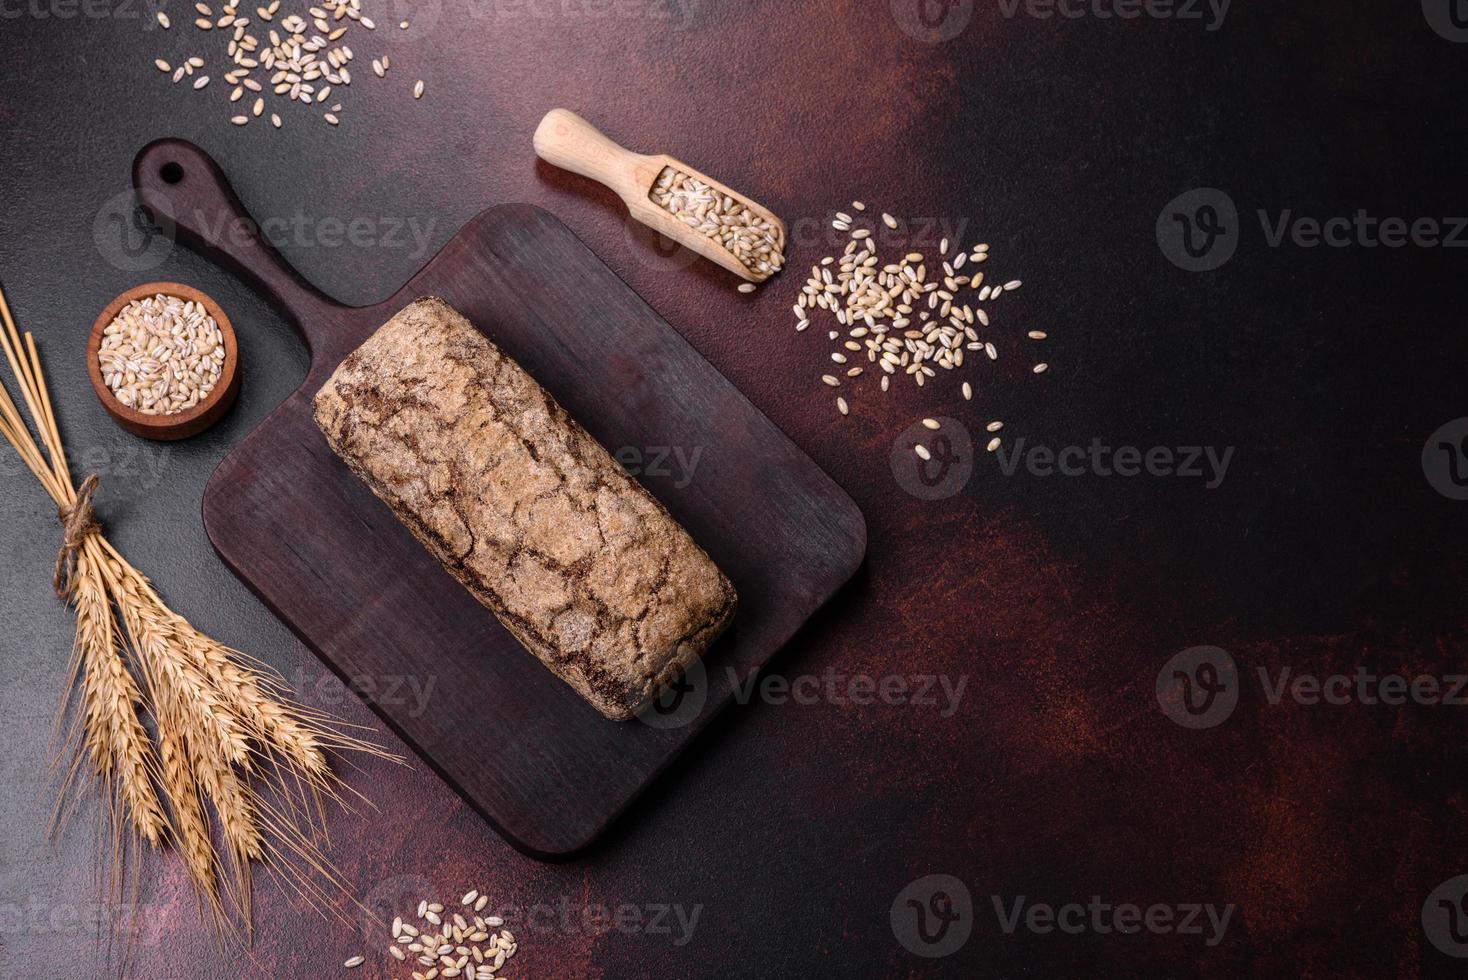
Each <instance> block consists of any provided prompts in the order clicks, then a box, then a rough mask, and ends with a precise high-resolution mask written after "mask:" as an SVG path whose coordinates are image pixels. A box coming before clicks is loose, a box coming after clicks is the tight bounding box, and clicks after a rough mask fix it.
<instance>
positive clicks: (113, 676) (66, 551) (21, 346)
mask: <svg viewBox="0 0 1468 980" xmlns="http://www.w3.org/2000/svg"><path fill="white" fill-rule="evenodd" d="M0 319H3V328H4V329H3V330H0V347H3V348H4V352H5V357H6V360H7V361H8V362H9V364H10V370H11V372H12V373H13V375H14V376H15V380H16V383H17V385H18V386H19V389H20V396H21V401H22V403H23V404H24V405H25V407H26V409H27V410H28V412H29V415H30V420H31V425H32V426H33V427H34V429H35V436H33V435H32V432H31V428H30V427H28V426H27V425H26V422H25V420H24V418H23V417H22V415H21V412H20V410H19V408H17V406H16V403H15V401H13V400H12V398H11V396H10V393H9V391H8V389H7V388H6V386H5V385H4V384H0V433H3V434H4V435H5V438H6V439H7V440H8V441H9V442H10V444H11V445H12V446H14V447H15V451H16V452H18V453H19V454H20V457H21V459H22V460H23V461H24V462H25V464H26V466H27V467H28V468H29V469H30V470H31V472H32V473H34V474H35V476H36V479H38V480H39V481H40V482H41V486H42V487H44V488H45V490H46V492H47V493H49V494H50V495H51V499H52V500H53V501H55V503H56V507H57V513H58V516H59V518H60V520H61V524H62V529H63V541H62V546H61V549H60V551H59V552H58V554H57V559H56V568H55V573H54V581H53V584H54V586H55V589H56V592H57V595H58V596H60V597H61V598H62V599H64V600H66V601H67V602H68V603H70V604H71V606H72V608H73V609H74V610H75V612H76V640H75V645H74V649H73V658H72V668H71V669H72V685H71V688H72V690H71V691H69V692H68V694H67V696H66V697H65V698H64V699H63V704H62V714H63V716H64V717H66V718H68V719H69V720H70V726H69V729H68V734H67V740H66V741H67V749H68V751H69V754H70V756H71V762H70V764H69V766H68V767H67V769H66V772H65V776H64V780H63V785H62V793H61V798H62V799H63V800H67V799H71V798H73V796H72V793H71V791H72V790H73V789H74V788H75V784H76V781H77V779H78V777H90V778H91V779H93V780H95V783H96V785H97V787H98V789H99V794H100V797H101V799H102V801H103V805H104V807H105V811H104V816H105V818H106V820H107V823H108V825H109V826H110V828H111V831H112V835H113V838H112V843H113V847H114V854H115V855H116V856H117V862H118V863H117V865H116V867H118V868H120V866H121V864H122V863H123V862H125V860H126V855H127V853H129V851H130V850H131V849H132V848H133V847H135V846H137V845H138V844H139V843H143V844H146V845H149V846H151V847H154V848H161V847H163V846H164V845H165V844H169V843H171V844H172V845H174V846H175V847H176V849H177V850H178V852H179V853H180V855H181V856H182V858H183V861H184V864H185V866H186V867H187V868H188V871H189V874H190V876H191V878H192V879H193V881H194V883H195V885H196V886H197V887H198V890H199V893H200V895H201V896H202V898H203V900H204V901H205V903H206V904H207V905H208V907H209V909H210V911H211V912H212V914H213V916H214V919H215V921H216V922H217V923H218V924H219V925H220V927H221V929H222V930H223V929H230V930H233V929H234V928H235V918H234V914H235V913H238V915H239V917H240V919H242V920H243V922H244V923H245V926H246V928H248V923H249V921H250V877H251V869H252V867H253V865H254V864H255V862H260V863H261V865H262V866H264V867H266V868H269V869H271V870H272V871H276V872H281V874H280V875H279V877H280V879H281V881H282V882H283V883H284V884H286V885H287V886H288V887H290V888H291V889H293V890H294V891H295V892H296V893H297V894H298V895H299V896H300V897H301V898H302V899H304V900H306V901H308V902H310V903H312V904H313V905H325V904H328V903H329V900H330V893H329V892H328V890H327V888H326V887H325V886H324V885H323V883H322V882H323V880H324V882H325V883H326V884H328V885H331V886H333V887H336V888H339V887H340V882H339V881H338V880H337V879H336V877H335V875H334V874H333V873H332V871H331V870H330V868H329V867H328V866H327V865H326V863H325V861H324V860H323V859H322V858H321V857H320V855H319V854H318V852H317V850H316V849H315V847H314V846H313V845H312V843H311V840H312V838H313V837H314V832H315V830H316V829H317V824H318V822H319V820H320V819H321V817H322V809H321V800H322V798H323V797H326V798H330V799H334V800H338V801H339V800H340V796H339V794H338V790H339V788H340V783H339V782H338V781H337V780H336V778H335V776H334V775H333V773H332V771H331V768H330V765H329V764H328V762H327V756H326V753H327V752H328V751H331V750H347V749H350V750H355V751H360V752H366V753H368V754H370V755H375V756H378V757H382V758H387V757H388V756H387V755H386V753H384V752H383V751H382V750H380V749H378V748H376V747H375V746H373V745H371V744H370V743H367V742H363V741H361V740H360V739H357V738H354V737H352V736H350V735H347V734H345V733H344V732H343V731H342V729H341V726H339V725H337V724H335V723H333V722H332V721H331V719H329V718H328V717H326V716H325V715H322V714H320V713H318V712H316V711H313V710H311V709H310V708H307V707H305V706H303V705H300V704H296V703H294V702H292V701H291V700H290V699H289V698H288V697H287V695H286V692H285V688H284V685H283V682H282V680H281V679H280V677H279V676H278V675H277V674H275V673H274V672H273V671H272V670H271V669H270V668H269V667H268V666H266V665H265V664H262V663H260V662H259V661H257V660H254V659H253V658H250V657H248V656H246V655H244V654H242V653H240V652H238V651H236V650H232V649H230V648H228V647H226V646H224V645H223V644H221V643H219V642H217V641H215V640H213V639H211V638H210V637H208V636H205V635H204V634H203V633H201V632H199V631H198V630H196V629H194V627H193V626H191V625H190V624H189V622H188V621H187V620H185V619H184V618H183V617H182V616H180V615H178V614H177V613H175V612H174V611H173V610H171V609H169V608H168V606H167V605H165V604H164V602H163V600H162V599H161V598H159V596H158V593H157V592H156V591H154V589H153V587H152V585H151V584H150V583H149V581H148V579H147V578H146V577H144V576H143V574H142V573H141V572H139V571H138V570H137V569H136V568H134V567H133V566H132V565H130V564H128V562H127V560H126V559H125V558H123V557H122V555H121V554H119V553H118V552H117V550H116V549H115V548H113V547H112V545H111V544H109V543H108V541H107V539H106V538H105V537H103V535H102V530H101V527H100V526H99V525H98V523H97V520H96V518H95V516H94V515H93V512H92V496H93V494H94V493H95V492H96V490H97V483H98V481H97V477H96V476H89V477H87V478H86V479H85V480H83V481H82V483H81V484H80V486H78V485H76V484H75V483H74V481H73V478H72V475H71V471H70V469H69V467H68V465H67V461H66V451H65V449H64V447H63V445H62V442H61V435H60V432H59V430H58V428H57V424H56V416H55V414H54V412H53V411H52V407H51V396H50V393H49V391H48V390H47V387H46V382H45V377H44V375H43V374H42V371H41V360H40V356H39V354H38V353H37V349H36V342H35V338H34V337H32V335H31V334H29V333H27V334H25V335H24V343H22V339H21V335H20V334H19V333H18V332H17V330H16V327H15V321H14V319H13V318H12V316H11V313H10V307H9V304H8V303H7V302H6V300H5V294H4V291H3V290H0ZM37 437H39V438H37ZM69 705H70V706H71V708H70V710H68V706H69ZM149 719H151V724H148V720H149ZM150 729H151V731H150ZM259 787H268V788H269V789H271V790H272V792H268V793H267V792H262V791H261V788H259ZM58 812H59V813H64V808H63V809H62V810H59V811H58ZM216 840H217V841H218V842H219V846H218V847H216ZM309 872H314V873H315V875H314V876H313V875H312V874H310V873H309Z"/></svg>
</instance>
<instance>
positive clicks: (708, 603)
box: [315, 297, 737, 721]
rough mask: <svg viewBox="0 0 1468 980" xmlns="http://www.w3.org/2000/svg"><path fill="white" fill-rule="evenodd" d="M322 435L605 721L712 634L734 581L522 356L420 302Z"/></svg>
mask: <svg viewBox="0 0 1468 980" xmlns="http://www.w3.org/2000/svg"><path fill="white" fill-rule="evenodd" d="M315 415H316V423H317V425H319V426H320V427H321V431H322V432H323V433H325V435H326V440H327V442H328V443H329V444H330V445H331V448H332V449H333V450H334V451H335V452H336V454H337V455H338V456H340V457H341V458H342V459H343V460H344V461H345V462H346V464H347V466H349V467H350V468H351V469H352V471H353V472H354V473H356V474H357V476H359V477H360V478H361V479H362V480H363V481H364V482H365V483H366V484H367V485H368V486H369V487H371V488H372V492H373V493H375V494H376V495H377V496H378V497H379V498H381V499H382V501H383V502H384V503H386V504H387V505H388V506H389V507H390V508H392V510H393V512H394V513H395V514H396V515H397V516H398V518H399V519H400V520H401V521H402V522H403V523H404V524H405V525H407V527H408V529H409V530H410V531H412V532H413V534H414V536H415V537H417V538H418V540H419V541H421V542H422V543H423V544H424V545H425V546H426V547H427V548H428V550H429V551H430V552H432V553H433V555H434V557H436V558H437V559H438V560H439V561H440V562H442V563H443V565H444V567H445V568H446V569H448V571H449V572H450V573H451V574H452V575H453V576H454V577H455V578H456V579H458V580H459V581H460V582H461V583H463V585H464V586H465V587H466V588H467V589H469V591H470V592H472V593H473V594H474V596H475V597H476V598H477V599H478V600H479V601H480V602H482V603H483V604H484V605H485V606H487V607H488V608H489V609H490V610H491V611H493V613H494V614H495V616H497V617H498V618H499V621H500V622H501V623H503V624H504V625H505V627H506V628H507V629H509V631H510V632H511V633H513V634H514V635H515V637H516V638H517V639H518V640H519V641H520V642H521V643H522V644H524V645H525V647H526V648H527V649H528V650H530V652H531V653H533V654H535V655H536V656H537V657H539V658H540V660H541V661H542V662H543V663H544V664H545V665H546V666H547V667H549V668H550V669H551V670H552V671H554V672H555V673H556V675H557V676H559V677H560V678H561V679H562V680H564V681H565V682H566V683H568V684H570V685H571V686H572V687H574V688H575V689H576V690H577V691H578V692H580V694H581V695H582V697H584V698H586V700H587V701H589V702H591V704H592V705H593V706H595V707H596V708H597V710H599V711H600V712H601V713H602V714H604V715H606V716H607V717H608V718H611V719H614V720H618V721H620V720H625V719H627V718H631V717H632V716H633V715H635V714H636V713H637V712H638V711H640V710H641V709H642V708H643V707H644V706H645V705H647V703H648V702H649V701H651V700H652V699H653V698H656V697H657V696H658V694H659V693H660V692H661V691H662V689H663V688H664V687H665V686H666V685H667V684H668V683H669V682H671V681H672V680H673V679H674V678H676V677H677V676H678V675H679V674H680V673H681V672H682V671H683V669H684V668H685V667H687V666H688V665H689V664H690V663H691V662H692V661H694V660H696V659H697V658H698V657H699V656H700V655H701V654H702V653H703V652H704V651H705V650H706V649H707V648H708V646H709V644H710V643H712V642H713V640H714V638H715V637H717V636H718V635H719V634H720V633H721V632H723V630H724V628H725V627H726V626H727V625H728V624H729V621H730V619H731V618H732V617H733V615H734V608H735V605H736V602H737V598H736V596H735V593H734V587H733V585H732V584H731V583H730V582H729V580H728V579H727V578H726V577H725V576H724V574H723V573H722V572H720V571H719V569H718V567H717V566H716V565H715V564H714V563H713V561H712V560H711V559H710V558H709V556H708V555H707V554H705V553H704V551H703V549H701V548H700V547H699V546H698V545H697V544H695V543H694V542H693V539H692V538H690V537H689V536H688V532H687V531H685V530H684V529H683V528H682V527H681V526H680V525H679V524H678V522H677V521H675V520H674V519H673V518H672V516H671V515H669V514H668V512H667V511H666V510H665V509H664V508H663V506H662V505H661V504H659V503H658V502H657V500H655V499H654V498H653V497H652V495H651V494H649V493H648V492H647V491H646V490H644V489H643V488H642V487H641V486H640V485H639V484H638V483H637V482H636V481H634V480H633V479H632V478H631V477H629V476H628V475H627V473H626V472H625V471H624V470H623V469H622V468H621V467H620V466H618V465H617V463H616V461H614V460H613V459H612V457H611V456H610V455H609V454H608V453H607V451H606V450H605V449H604V448H602V446H601V444H600V443H598V442H597V441H596V440H595V439H594V438H592V436H591V435H590V434H589V433H587V431H586V430H585V429H583V428H582V427H581V426H580V425H578V424H577V423H576V421H575V420H574V419H572V418H571V417H570V416H569V415H567V414H566V411H565V410H564V409H563V408H561V406H560V405H559V404H557V403H556V401H555V399H554V398H552V397H551V396H550V395H549V394H548V393H547V392H546V391H545V389H543V388H541V387H540V385H539V384H537V383H536V382H535V379H534V378H532V377H530V375H529V374H527V373H526V372H525V371H524V370H523V369H522V368H521V367H520V366H519V365H518V364H516V363H515V362H514V361H513V360H511V359H510V358H508V357H506V356H505V355H504V354H503V353H501V352H500V350H499V348H497V347H495V345H494V344H492V343H490V342H489V340H488V339H487V338H485V336H484V335H483V334H481V333H480V332H479V331H478V330H476V329H475V328H474V326H473V325H472V324H471V323H469V321H468V320H466V319H464V317H463V316H461V315H460V314H459V313H458V311H456V310H454V309H453V308H452V307H451V306H449V305H448V304H447V303H445V302H444V301H443V300H441V299H437V298H434V297H428V298H425V299H420V300H418V301H417V302H415V303H413V304H412V305H410V306H408V307H406V308H405V309H403V310H402V312H400V313H398V315H397V316H395V317H393V318H392V319H391V320H389V321H388V322H387V323H386V324H384V325H383V326H382V327H381V328H379V329H378V331H377V332H376V333H375V334H373V335H372V337H371V338H369V339H368V340H367V342H366V343H364V344H363V345H362V346H361V347H359V348H358V349H357V350H356V351H355V352H354V353H352V354H351V355H350V356H348V357H347V358H346V360H344V361H342V363H341V365H340V366H339V367H338V368H337V369H336V372H335V373H334V374H333V375H332V376H331V379H330V380H329V381H327V382H326V384H325V386H323V387H322V389H321V391H320V392H318V393H317V395H316V399H315Z"/></svg>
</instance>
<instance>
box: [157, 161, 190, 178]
mask: <svg viewBox="0 0 1468 980" xmlns="http://www.w3.org/2000/svg"><path fill="white" fill-rule="evenodd" d="M158 176H160V177H162V178H163V182H164V183H165V184H177V183H180V182H181V181H182V180H183V178H184V171H183V167H182V166H180V165H179V164H178V163H175V162H173V161H171V160H170V161H169V162H168V163H165V164H164V165H163V166H161V167H159V168H158Z"/></svg>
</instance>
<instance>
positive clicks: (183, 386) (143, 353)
mask: <svg viewBox="0 0 1468 980" xmlns="http://www.w3.org/2000/svg"><path fill="white" fill-rule="evenodd" d="M87 371H88V374H89V375H90V377H91V379H92V387H93V388H95V389H96V391H97V397H98V399H100V400H101V402H102V406H103V407H104V408H106V409H107V411H108V413H109V414H110V415H111V416H112V417H113V418H114V419H116V420H117V423H118V424H119V425H121V426H122V427H123V428H124V429H127V430H128V431H129V432H131V433H133V434H135V435H140V436H143V437H145V438H148V439H161V440H174V439H186V438H188V437H190V436H194V435H197V434H199V433H200V432H203V431H204V430H205V429H207V428H209V427H210V426H211V425H213V424H214V423H215V422H217V421H218V420H219V419H220V417H222V416H223V415H224V413H225V412H227V411H229V408H230V406H232V405H233V404H234V400H235V398H236V397H237V396H238V394H239V385H240V370H239V348H238V345H237V343H236V341H235V334H234V328H233V326H232V325H231V323H230V321H229V317H228V316H227V315H225V312H224V310H222V309H221V308H220V307H219V304H218V303H216V302H214V300H212V299H210V298H209V297H208V296H206V295H205V294H204V293H202V292H200V291H199V290H197V289H194V288H192V287H190V286H185V285H183V284H182V283H175V282H154V283H146V284H144V285H142V286H138V287H136V288H134V289H129V290H128V291H127V292H125V293H123V294H122V295H121V296H119V297H117V298H116V299H115V300H113V301H112V302H111V303H110V304H108V306H107V308H106V309H104V310H103V311H102V313H101V315H99V316H98V317H97V322H96V323H95V324H94V325H93V326H92V335H91V339H90V340H89V342H88V344H87Z"/></svg>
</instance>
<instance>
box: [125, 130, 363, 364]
mask: <svg viewBox="0 0 1468 980" xmlns="http://www.w3.org/2000/svg"><path fill="white" fill-rule="evenodd" d="M133 187H134V189H135V190H136V191H137V195H138V201H139V202H140V203H141V204H142V205H143V209H144V210H145V211H146V212H147V213H148V217H150V218H151V219H152V220H153V222H154V223H155V224H157V225H158V226H159V228H160V229H162V230H163V232H164V233H165V234H167V235H169V236H170V237H176V238H177V240H178V241H181V242H183V243H184V244H186V245H188V246H189V247H191V248H193V249H195V250H197V251H199V252H202V253H203V254H205V255H207V256H209V257H210V258H212V259H214V260H216V261H218V262H220V263H221V264H222V265H224V266H226V267H228V268H230V269H233V270H234V271H236V272H238V273H240V274H242V275H243V276H244V277H245V278H246V279H247V280H248V281H250V282H251V283H252V284H253V285H255V286H256V287H258V288H259V289H260V290H261V291H262V292H263V293H264V294H265V295H266V297H267V298H269V299H270V300H272V301H273V302H274V303H275V305H276V306H277V307H278V308H279V309H280V310H281V312H282V313H284V314H285V316H286V318H287V319H289V320H290V321H291V323H292V324H293V325H294V326H295V328H296V330H297V331H298V332H299V333H300V334H301V336H302V337H303V338H304V339H305V341H306V345H307V346H308V347H309V348H310V349H311V351H312V352H313V354H314V353H315V352H316V351H317V349H318V348H319V347H323V346H325V345H327V344H328V343H329V342H330V340H331V337H332V336H333V331H332V329H331V327H332V325H333V324H334V323H335V322H336V321H337V317H338V314H340V313H341V312H343V311H345V310H346V309H347V308H346V307H343V306H342V305H341V304H339V303H337V302H336V301H334V300H332V299H330V298H328V297H327V296H325V295H323V294H322V293H321V292H320V291H319V290H318V289H317V288H316V287H315V286H312V285H311V284H310V283H309V282H307V281H306V280H305V279H303V278H301V276H300V274H299V273H297V272H296V271H295V270H294V269H292V268H291V267H290V265H289V264H288V263H287V262H286V261H285V259H284V258H282V257H281V255H280V253H279V252H277V251H276V250H275V248H274V247H273V246H272V245H271V244H270V243H269V242H268V241H266V240H265V238H264V237H263V236H262V235H261V233H260V225H259V224H258V223H257V222H256V221H255V220H254V219H253V218H251V217H250V213H249V212H248V211H246V210H245V206H244V205H243V204H242V203H240V199H239V197H238V196H236V195H235V192H234V189H233V188H232V187H230V185H229V181H228V180H227V179H226V178H225V176H224V172H223V171H222V170H220V169H219V165H218V164H217V163H215V162H214V159H213V158H212V157H210V156H209V154H207V153H205V152H204V151H203V150H201V149H199V147H197V146H195V145H194V144H193V143H190V142H188V141H187V140H181V139H165V140H158V141H157V142H154V143H150V144H148V145H147V146H145V147H143V149H142V150H140V151H139V152H138V155H137V158H136V159H135V160H134V161H133Z"/></svg>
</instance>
